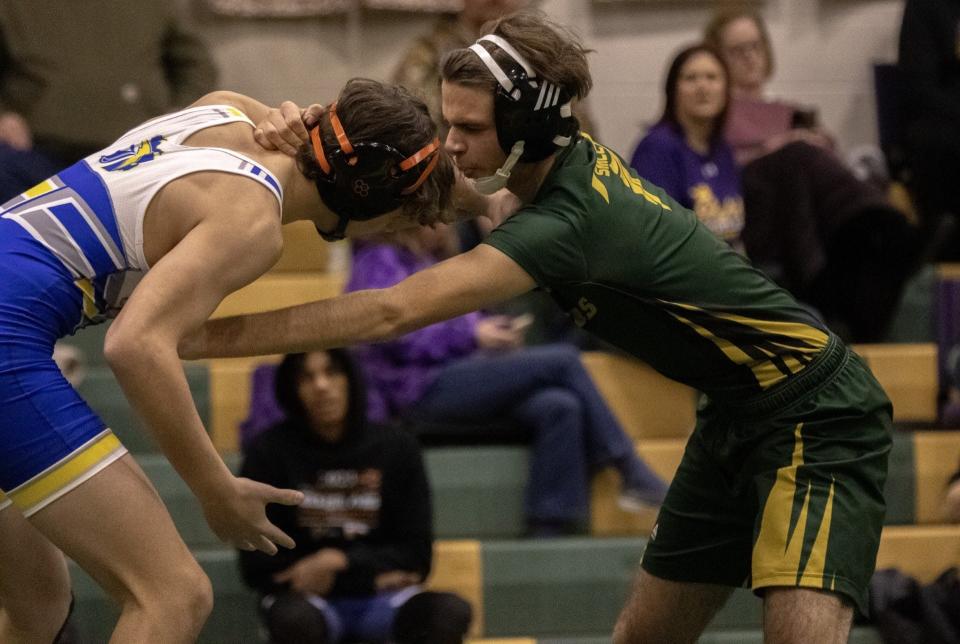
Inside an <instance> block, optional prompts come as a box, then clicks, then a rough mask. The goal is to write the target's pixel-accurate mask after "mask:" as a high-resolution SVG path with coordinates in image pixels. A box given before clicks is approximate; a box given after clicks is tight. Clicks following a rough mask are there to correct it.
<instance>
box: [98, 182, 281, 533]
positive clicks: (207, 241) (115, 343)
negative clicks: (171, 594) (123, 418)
mask: <svg viewBox="0 0 960 644" xmlns="http://www.w3.org/2000/svg"><path fill="white" fill-rule="evenodd" d="M225 183H226V184H227V186H228V187H229V188H230V194H232V195H235V196H237V195H239V196H241V197H242V199H235V200H234V204H235V206H234V207H231V208H229V209H223V208H222V207H218V203H219V204H222V201H221V199H222V198H223V197H224V195H221V194H217V193H216V191H213V190H211V193H212V194H209V195H204V193H202V192H201V193H200V194H202V195H204V196H202V197H201V198H200V199H197V200H195V201H194V202H193V203H192V204H191V205H192V207H194V208H196V210H197V211H199V212H209V213H210V214H209V215H207V216H206V217H204V218H203V219H202V220H201V221H200V223H199V224H197V225H196V226H195V227H194V228H193V229H192V230H190V232H188V233H187V234H186V235H185V236H184V238H183V239H182V240H181V241H180V242H179V243H178V244H177V245H176V246H174V247H173V248H172V249H171V250H170V251H169V252H167V254H166V255H165V256H164V257H162V258H161V259H160V260H159V261H157V262H156V265H155V266H153V267H152V268H151V269H150V271H149V272H148V273H147V274H146V275H145V276H144V278H143V279H142V280H141V282H140V283H139V285H138V286H137V288H136V289H135V290H134V292H133V294H132V295H131V297H130V299H129V301H128V302H127V303H126V305H125V306H124V308H123V310H122V311H121V313H120V315H118V316H117V319H116V320H115V321H114V323H113V325H111V327H110V330H109V332H108V333H107V337H106V340H105V343H104V353H105V356H106V358H107V360H108V363H109V364H110V367H111V368H112V370H113V372H114V374H115V375H116V377H117V380H118V382H119V383H120V385H121V387H122V388H123V391H124V393H125V394H126V397H127V399H128V400H129V401H130V403H131V405H132V406H133V407H134V408H135V409H136V411H137V412H138V414H139V415H140V416H141V418H143V419H144V421H145V423H146V425H147V427H148V429H149V430H150V431H151V434H152V435H153V436H154V438H155V439H156V441H157V443H158V444H159V446H160V447H161V449H162V450H163V452H164V454H165V455H166V456H167V458H169V460H170V462H171V464H172V465H173V466H174V468H175V469H176V470H177V472H178V473H179V474H180V476H181V477H183V479H184V481H185V482H186V483H187V484H188V485H189V487H190V488H191V490H192V491H193V492H194V493H195V494H196V495H197V497H198V499H199V500H200V501H201V503H202V505H203V508H204V512H205V514H206V516H207V519H208V521H209V522H210V524H211V527H212V528H213V529H214V532H216V533H217V535H218V536H219V537H220V538H221V539H223V540H225V541H228V542H230V543H231V544H233V545H235V546H237V547H241V548H244V549H252V548H259V549H261V550H264V551H266V552H275V551H276V548H275V547H274V546H273V543H279V544H281V545H286V546H288V547H291V546H292V545H293V542H292V540H291V539H290V538H289V537H287V536H286V535H284V534H283V532H281V531H280V530H279V529H277V528H276V527H275V526H273V525H272V524H270V523H269V521H267V519H266V515H265V514H264V510H263V508H264V506H265V504H266V503H268V502H284V503H296V502H299V499H300V495H299V493H297V492H294V491H292V490H291V491H280V490H275V489H274V488H270V487H269V486H263V485H262V484H258V483H257V484H255V483H254V482H248V481H245V480H243V479H237V478H236V477H234V476H233V474H232V473H231V472H230V471H229V469H227V467H226V465H224V463H223V460H222V459H221V458H220V456H219V455H218V454H217V451H216V450H215V449H214V447H213V444H212V443H211V441H210V438H209V436H208V435H207V433H206V431H205V429H204V427H203V423H202V421H201V419H200V416H199V414H198V412H197V409H196V405H195V404H194V402H193V398H192V396H191V394H190V389H189V386H188V384H187V380H186V377H185V375H184V372H183V366H182V364H181V362H180V359H179V356H178V355H177V345H178V343H179V341H180V339H181V338H182V337H183V336H184V335H186V334H187V333H189V332H191V331H194V330H196V329H197V328H199V327H200V326H201V325H202V324H203V323H204V321H205V320H206V319H207V318H208V317H209V316H210V314H211V313H212V312H213V310H214V309H215V308H216V307H217V305H218V304H219V303H220V301H221V300H222V299H223V298H224V297H225V296H226V295H227V294H229V293H231V292H232V291H234V290H236V289H238V288H240V287H242V286H244V285H245V284H248V283H249V282H251V281H253V280H254V279H255V278H256V277H258V276H259V275H261V274H262V273H264V272H265V271H266V270H268V269H269V268H270V266H271V265H272V264H273V263H274V262H275V261H276V259H277V258H278V256H279V254H280V249H281V246H282V237H281V233H280V224H279V216H278V215H277V213H276V210H277V204H276V200H275V198H274V197H273V196H272V195H271V194H270V193H268V192H267V191H266V190H264V189H263V188H261V187H260V186H258V185H256V184H254V183H253V182H249V181H244V180H243V179H240V178H236V179H234V180H233V181H228V180H225ZM246 184H249V186H247V185H246ZM221 192H222V191H221ZM261 193H262V194H261ZM239 204H243V205H242V206H241V205H239ZM264 209H267V210H269V211H270V212H269V214H270V216H264V213H263V210H264ZM159 214H162V213H159Z"/></svg>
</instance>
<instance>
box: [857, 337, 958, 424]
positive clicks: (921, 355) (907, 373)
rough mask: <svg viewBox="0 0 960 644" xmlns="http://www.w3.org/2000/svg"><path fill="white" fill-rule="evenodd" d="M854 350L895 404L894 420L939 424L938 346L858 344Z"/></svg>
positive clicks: (926, 344)
mask: <svg viewBox="0 0 960 644" xmlns="http://www.w3.org/2000/svg"><path fill="white" fill-rule="evenodd" d="M853 349H854V350H855V351H856V352H857V353H858V354H860V356H861V357H863V359H864V360H865V361H866V363H867V364H868V365H870V369H871V370H872V371H873V373H874V375H875V376H876V378H877V380H878V381H879V382H880V384H881V385H883V388H884V390H885V391H886V392H887V396H889V398H890V400H891V402H893V419H894V421H896V422H899V423H934V422H936V420H937V396H938V395H939V393H940V378H939V375H938V374H939V371H938V366H937V346H936V345H935V344H932V343H920V344H858V345H855V346H854V347H853Z"/></svg>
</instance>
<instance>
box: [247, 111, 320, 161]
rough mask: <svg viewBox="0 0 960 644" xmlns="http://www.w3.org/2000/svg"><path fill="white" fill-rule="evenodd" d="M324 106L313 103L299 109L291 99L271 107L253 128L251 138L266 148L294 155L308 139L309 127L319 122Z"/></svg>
mask: <svg viewBox="0 0 960 644" xmlns="http://www.w3.org/2000/svg"><path fill="white" fill-rule="evenodd" d="M323 111H324V107H323V105H319V104H317V103H314V104H313V105H310V106H309V107H307V108H304V109H301V108H300V106H299V105H297V104H296V103H294V102H293V101H284V102H282V103H280V107H272V108H270V110H269V111H268V112H267V115H266V116H265V117H263V120H261V121H260V122H259V123H257V127H256V128H254V130H253V138H254V140H255V141H256V142H257V143H259V144H260V145H261V146H262V147H263V148H265V149H267V150H280V151H281V152H283V153H284V154H286V155H288V156H292V157H293V156H296V155H297V150H299V149H300V146H301V145H303V144H304V143H306V142H307V141H309V140H310V135H309V129H310V128H312V127H313V126H314V125H316V124H317V122H319V120H320V117H321V116H322V115H323Z"/></svg>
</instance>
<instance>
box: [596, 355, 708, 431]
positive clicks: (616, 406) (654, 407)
mask: <svg viewBox="0 0 960 644" xmlns="http://www.w3.org/2000/svg"><path fill="white" fill-rule="evenodd" d="M581 359H582V361H583V365H584V366H585V367H586V368H587V371H589V372H590V376H591V377H592V378H593V381H594V383H596V385H597V389H599V390H600V393H601V394H602V395H603V397H604V399H605V400H606V401H607V405H609V406H610V408H611V409H612V410H613V413H614V415H615V416H616V417H617V420H619V421H620V423H621V424H622V425H623V427H624V429H625V430H626V431H627V434H629V435H630V437H631V438H633V439H634V440H640V439H646V438H684V437H687V436H689V435H690V432H692V431H693V427H694V424H695V423H696V408H697V398H698V394H697V392H696V391H694V390H693V389H691V388H690V387H687V386H686V385H681V384H680V383H678V382H675V381H673V380H670V379H669V378H666V377H664V376H662V375H660V374H659V373H657V372H656V371H654V370H653V368H651V367H650V366H648V365H647V364H646V363H643V362H641V361H640V360H637V359H635V358H631V357H628V356H623V355H617V354H613V353H606V352H602V351H589V352H585V353H584V354H583V355H582V358H581Z"/></svg>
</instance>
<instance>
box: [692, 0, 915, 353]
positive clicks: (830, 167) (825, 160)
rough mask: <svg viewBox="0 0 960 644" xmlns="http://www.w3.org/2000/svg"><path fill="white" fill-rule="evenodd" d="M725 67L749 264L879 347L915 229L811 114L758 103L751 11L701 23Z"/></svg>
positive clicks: (760, 27) (762, 62) (768, 59)
mask: <svg viewBox="0 0 960 644" xmlns="http://www.w3.org/2000/svg"><path fill="white" fill-rule="evenodd" d="M705 40H706V41H707V42H708V43H710V44H713V45H714V46H715V47H716V48H717V50H718V51H719V52H720V53H721V54H722V55H723V57H724V59H725V60H726V63H727V67H728V68H729V70H730V81H731V90H732V97H733V98H732V101H731V105H730V118H729V120H728V123H727V132H726V134H727V138H728V140H729V141H730V142H731V144H732V145H733V146H734V149H735V150H736V151H737V152H736V154H737V158H738V160H739V161H740V162H741V163H745V164H746V165H744V166H743V173H742V175H741V181H742V190H743V200H744V210H745V215H746V219H745V222H744V228H743V235H742V236H743V244H744V248H745V249H746V252H747V255H748V256H749V257H750V259H751V260H752V261H753V262H754V264H756V265H757V266H759V267H760V268H763V269H764V270H765V271H767V272H768V273H770V275H771V276H772V277H773V278H774V279H776V280H777V281H778V282H779V283H780V284H781V285H782V286H784V287H786V288H787V289H789V290H790V291H792V292H793V294H794V295H795V296H797V297H798V298H799V299H800V300H802V301H804V302H806V303H807V304H809V305H811V306H813V307H814V308H816V309H817V310H818V311H819V312H820V313H821V314H822V316H823V317H824V318H825V319H826V321H827V323H828V324H829V326H830V328H832V329H834V330H835V331H836V332H837V333H838V334H840V335H841V336H843V337H845V338H846V339H848V340H850V341H854V342H878V341H881V340H883V339H884V337H885V335H886V331H887V328H888V326H889V323H890V321H891V318H892V316H893V313H894V311H895V309H896V306H897V304H898V302H899V300H900V294H901V292H902V289H903V285H904V283H905V282H906V279H907V277H908V276H909V275H910V273H911V272H912V271H913V270H914V268H916V267H917V260H918V258H919V256H920V243H919V235H918V231H917V230H916V229H915V228H914V226H913V225H911V223H910V222H909V221H908V219H907V217H906V216H905V215H904V214H903V213H902V212H900V211H899V210H897V209H896V208H894V207H893V206H892V205H891V204H890V202H889V200H888V199H887V196H886V194H885V193H884V191H883V190H882V189H881V188H880V187H879V186H878V185H876V184H875V183H873V182H869V181H861V180H860V179H858V178H857V176H856V175H854V174H853V172H852V171H851V170H850V169H849V168H848V167H847V166H846V165H844V163H843V162H842V161H841V160H840V159H839V158H838V157H837V156H836V154H834V152H833V151H832V147H833V145H832V141H831V140H830V137H829V136H827V135H826V134H825V132H824V131H823V130H822V128H820V127H819V126H818V124H817V123H816V122H815V119H812V118H811V116H810V110H807V109H804V108H800V107H798V106H795V105H791V104H788V103H783V102H777V101H770V100H768V99H766V98H765V97H764V87H765V84H766V82H767V81H768V80H769V79H770V77H771V75H772V72H773V58H772V56H773V53H772V50H771V47H770V39H769V37H768V36H767V31H766V27H765V26H764V24H763V21H762V20H761V19H760V17H759V15H758V14H757V13H755V12H753V11H749V10H746V11H744V10H736V11H727V12H722V13H720V14H718V16H717V17H716V18H714V20H713V21H712V22H711V23H710V25H709V26H708V27H707V30H706V34H705Z"/></svg>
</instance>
